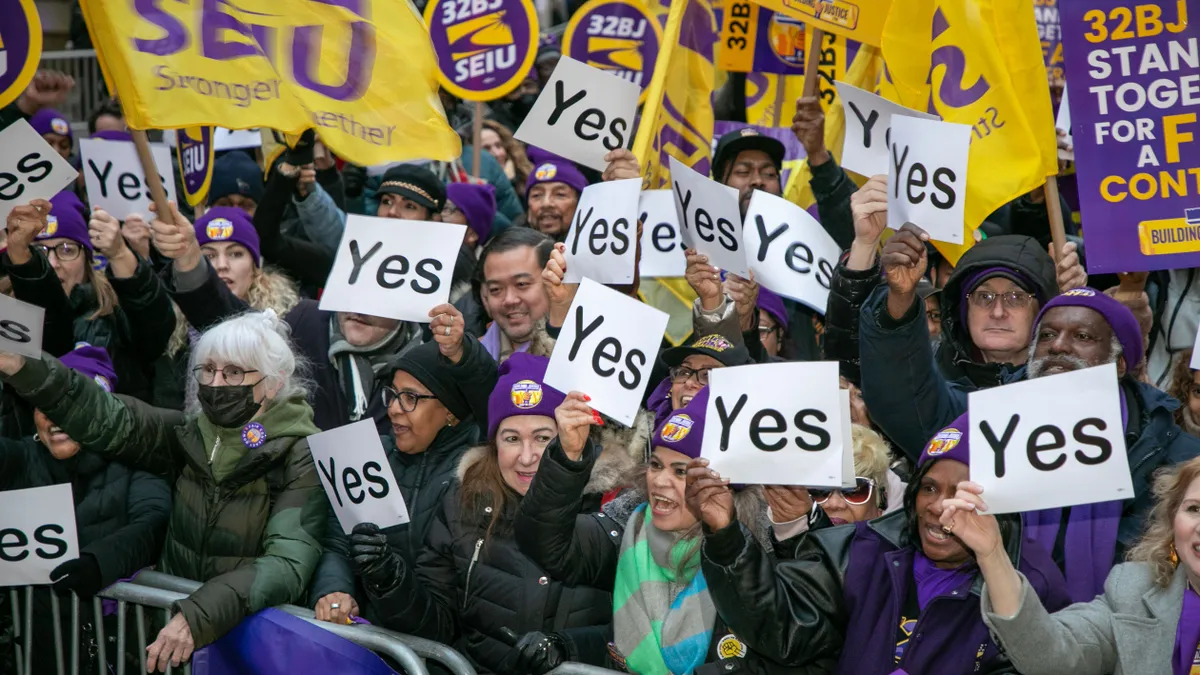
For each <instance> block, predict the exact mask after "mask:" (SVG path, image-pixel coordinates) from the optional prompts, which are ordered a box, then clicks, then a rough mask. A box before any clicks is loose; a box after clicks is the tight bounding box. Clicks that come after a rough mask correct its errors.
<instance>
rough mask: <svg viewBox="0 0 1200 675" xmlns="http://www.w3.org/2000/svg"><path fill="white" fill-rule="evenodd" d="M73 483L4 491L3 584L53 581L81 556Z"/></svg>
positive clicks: (0, 498)
mask: <svg viewBox="0 0 1200 675" xmlns="http://www.w3.org/2000/svg"><path fill="white" fill-rule="evenodd" d="M71 495H72V493H71V484H70V483H59V484H58V485H50V486H47V487H38V488H29V489H27V490H5V491H3V492H0V587H3V586H27V585H36V584H48V583H50V573H51V572H52V571H54V568H56V567H58V566H59V565H61V564H63V563H65V562H67V561H68V560H74V559H76V558H78V557H79V538H78V534H77V531H76V528H75V499H74V498H73V497H72V496H71Z"/></svg>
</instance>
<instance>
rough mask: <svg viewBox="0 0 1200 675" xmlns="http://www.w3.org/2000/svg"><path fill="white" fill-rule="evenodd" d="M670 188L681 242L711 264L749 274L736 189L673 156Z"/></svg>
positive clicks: (739, 273)
mask: <svg viewBox="0 0 1200 675" xmlns="http://www.w3.org/2000/svg"><path fill="white" fill-rule="evenodd" d="M671 190H672V192H673V193H674V195H675V214H676V216H677V217H678V218H679V227H680V229H679V233H680V238H681V239H682V240H683V243H684V245H685V246H688V247H689V248H695V249H696V251H697V252H699V253H700V254H702V255H706V256H708V262H709V264H710V265H712V266H713V267H716V268H718V269H722V270H725V271H727V272H733V273H734V274H736V275H738V276H739V277H742V278H746V277H749V276H750V267H749V266H748V265H747V264H746V250H745V247H744V246H743V244H742V211H741V209H740V208H739V206H738V191H737V189H736V188H731V187H729V186H728V185H722V184H720V183H718V182H717V181H715V180H711V179H709V178H708V177H706V176H702V175H700V174H699V173H698V172H696V171H694V170H692V168H691V167H689V166H688V165H686V164H684V163H683V162H680V161H679V160H677V159H675V158H674V157H672V158H671Z"/></svg>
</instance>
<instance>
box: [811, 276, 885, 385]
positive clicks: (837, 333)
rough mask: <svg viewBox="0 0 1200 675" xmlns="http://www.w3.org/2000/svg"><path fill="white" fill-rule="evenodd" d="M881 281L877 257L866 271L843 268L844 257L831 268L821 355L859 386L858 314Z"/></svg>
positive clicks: (860, 379)
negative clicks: (831, 277)
mask: <svg viewBox="0 0 1200 675" xmlns="http://www.w3.org/2000/svg"><path fill="white" fill-rule="evenodd" d="M882 282H883V277H882V275H881V272H880V269H879V258H878V257H876V259H875V266H874V267H872V268H871V269H869V270H851V269H847V268H846V257H845V256H842V260H841V262H839V263H838V266H837V267H836V268H834V270H833V280H832V282H831V284H830V288H829V299H828V300H827V302H826V305H825V342H824V344H823V345H822V347H823V349H824V356H825V358H826V359H830V360H833V361H837V362H838V370H839V371H840V372H841V374H842V377H844V378H846V379H847V380H849V381H850V382H852V383H853V384H854V386H856V387H858V386H862V370H861V368H860V366H859V359H858V314H859V311H860V310H861V309H862V304H863V302H865V301H866V299H867V296H869V295H870V294H871V291H872V290H874V288H875V287H876V286H878V285H879V284H880V283H882Z"/></svg>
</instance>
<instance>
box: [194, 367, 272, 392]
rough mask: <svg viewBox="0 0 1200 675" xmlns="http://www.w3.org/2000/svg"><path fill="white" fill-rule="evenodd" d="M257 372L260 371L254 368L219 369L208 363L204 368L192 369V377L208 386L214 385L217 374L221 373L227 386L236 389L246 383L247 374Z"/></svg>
mask: <svg viewBox="0 0 1200 675" xmlns="http://www.w3.org/2000/svg"><path fill="white" fill-rule="evenodd" d="M257 372H258V371H257V370H254V369H253V368H243V367H241V366H225V367H224V368H217V367H216V366H213V365H211V364H208V363H206V364H204V365H202V366H196V367H195V368H192V377H194V378H196V381H197V382H199V383H200V384H203V385H205V386H208V385H210V384H212V383H213V380H215V379H217V373H221V377H222V378H224V380H225V384H228V385H230V386H234V387H236V386H238V385H240V384H241V383H243V382H245V381H246V373H257Z"/></svg>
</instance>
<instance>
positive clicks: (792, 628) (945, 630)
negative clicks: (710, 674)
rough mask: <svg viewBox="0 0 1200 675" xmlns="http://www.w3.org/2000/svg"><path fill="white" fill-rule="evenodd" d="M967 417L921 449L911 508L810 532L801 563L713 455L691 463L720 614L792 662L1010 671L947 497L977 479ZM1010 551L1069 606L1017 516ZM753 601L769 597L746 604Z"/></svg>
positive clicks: (692, 493)
mask: <svg viewBox="0 0 1200 675" xmlns="http://www.w3.org/2000/svg"><path fill="white" fill-rule="evenodd" d="M967 430H968V426H967V420H966V417H965V416H964V417H962V418H960V419H958V420H955V422H954V423H953V424H951V425H950V426H949V427H947V428H945V429H943V430H942V431H940V432H938V433H937V434H936V435H934V436H933V438H932V439H931V440H930V441H929V444H928V445H927V446H926V447H925V449H924V451H922V453H921V456H920V459H919V461H918V462H917V472H916V474H915V475H914V476H913V479H912V482H910V483H909V485H908V489H907V491H906V492H905V495H904V510H903V511H896V512H894V513H891V514H889V515H886V516H884V517H882V518H878V519H876V520H873V521H870V522H869V523H858V524H857V525H856V526H855V527H831V528H826V529H822V530H819V531H814V532H811V533H809V534H808V535H807V536H806V537H805V538H804V539H803V540H802V541H801V542H800V543H799V545H798V546H797V550H796V555H795V559H794V560H788V561H780V562H776V561H774V560H771V559H770V558H769V557H767V555H766V554H765V553H764V552H763V551H762V550H760V548H759V547H758V546H755V545H754V543H753V542H752V541H751V540H750V539H749V538H748V536H747V533H746V530H745V528H743V527H742V526H740V525H739V523H738V522H737V520H736V517H735V514H736V510H735V508H734V503H733V499H732V496H731V491H730V489H729V485H728V481H727V480H726V479H722V478H721V477H720V476H719V475H717V474H715V473H714V472H713V471H711V470H709V469H708V467H707V463H706V461H705V460H696V461H693V462H692V463H691V464H690V465H689V468H688V479H687V482H688V489H687V501H688V508H689V509H690V510H691V511H692V512H693V513H695V514H696V516H697V517H698V518H699V519H700V520H702V521H703V523H704V525H705V532H706V534H705V536H704V546H703V548H702V549H701V550H702V554H703V556H702V557H703V563H702V569H703V571H704V576H705V577H706V578H707V579H708V585H709V590H710V592H711V594H712V598H713V601H714V604H715V606H716V610H717V612H718V613H719V614H720V616H721V617H722V618H723V619H724V620H725V621H726V622H728V624H729V627H730V628H731V629H732V630H733V631H734V632H735V633H737V635H738V636H739V637H741V638H742V639H743V640H744V641H745V642H746V643H747V645H748V646H749V647H750V649H753V650H755V651H756V652H758V653H760V654H762V655H763V656H765V657H767V658H770V659H771V660H772V661H774V662H776V663H779V664H781V665H797V666H798V665H801V664H805V663H808V662H810V661H812V660H814V659H820V658H833V659H837V660H838V663H837V667H836V668H833V669H832V670H831V671H830V672H834V673H841V674H845V675H859V674H861V673H880V674H887V673H893V672H902V673H914V674H915V673H973V672H984V673H987V672H1010V670H1011V665H1010V664H1009V661H1008V657H1007V656H1006V655H1005V654H1004V653H1003V652H1002V651H1001V650H1000V648H999V646H998V645H996V644H995V643H994V642H993V641H992V639H991V637H990V636H989V634H988V628H987V626H985V625H984V622H983V620H982V618H981V616H980V614H979V608H980V583H979V579H978V576H979V570H978V567H977V561H976V560H975V558H974V557H973V556H972V553H971V550H970V549H968V548H966V547H965V546H964V544H963V542H962V541H960V540H959V539H957V538H955V537H954V536H953V535H952V534H949V533H947V532H946V531H945V530H944V529H943V523H942V521H941V516H942V514H943V513H944V511H945V507H944V503H945V502H946V501H947V500H950V499H951V498H952V497H954V496H955V490H956V489H957V487H958V485H959V483H961V482H962V481H965V480H967V478H968V476H969V468H968V463H969V461H970V452H969V449H968V445H967V444H968V434H967ZM1002 540H1003V546H1002V547H1000V548H999V550H998V553H999V554H1000V555H1005V556H1009V557H1010V560H1009V564H1010V565H1012V566H1013V567H1016V568H1018V569H1020V570H1022V572H1023V573H1024V574H1025V575H1026V577H1027V578H1028V579H1029V580H1030V584H1031V586H1032V590H1033V592H1034V593H1035V594H1036V597H1038V598H1039V599H1040V601H1041V602H1042V603H1045V605H1046V606H1047V607H1050V608H1052V609H1055V610H1056V609H1061V608H1062V607H1065V606H1066V605H1067V604H1068V602H1069V601H1068V599H1067V594H1066V584H1065V583H1064V581H1063V578H1062V574H1061V573H1060V572H1059V571H1058V568H1057V567H1055V565H1054V561H1053V560H1051V559H1050V556H1049V555H1048V554H1047V553H1046V552H1045V551H1043V550H1041V549H1040V548H1039V547H1037V546H1030V545H1026V546H1021V545H1020V542H1021V540H1022V532H1021V525H1020V522H1019V521H1018V519H1016V518H1012V517H1010V518H1007V519H1006V520H1005V523H1004V530H1003V536H1002ZM746 598H760V599H764V602H765V605H764V603H763V602H758V603H747V602H746Z"/></svg>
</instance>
